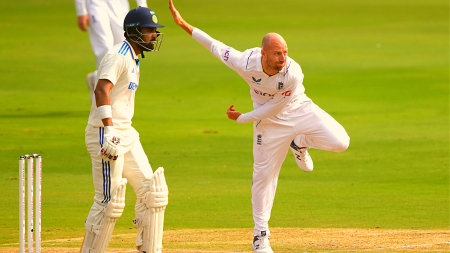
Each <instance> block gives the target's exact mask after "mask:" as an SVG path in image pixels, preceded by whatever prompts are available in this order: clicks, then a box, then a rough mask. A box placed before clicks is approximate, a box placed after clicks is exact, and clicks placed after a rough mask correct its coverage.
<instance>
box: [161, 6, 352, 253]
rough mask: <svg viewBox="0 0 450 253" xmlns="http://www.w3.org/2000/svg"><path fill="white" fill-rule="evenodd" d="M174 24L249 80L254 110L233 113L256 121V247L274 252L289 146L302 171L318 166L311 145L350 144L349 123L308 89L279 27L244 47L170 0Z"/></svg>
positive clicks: (230, 111) (244, 120) (324, 147)
mask: <svg viewBox="0 0 450 253" xmlns="http://www.w3.org/2000/svg"><path fill="white" fill-rule="evenodd" d="M169 9H170V11H171V12H172V16H173V19H174V21H175V24H177V25H178V26H180V27H181V28H182V29H183V30H184V31H186V32H187V33H188V34H189V35H191V36H192V38H193V39H195V40H196V41H197V42H198V43H200V44H201V45H202V46H204V47H205V48H206V49H208V50H209V51H210V52H211V53H212V54H213V55H214V56H215V57H217V58H218V59H219V60H220V61H221V62H222V63H224V64H225V65H227V66H228V67H229V68H231V69H232V70H234V71H235V72H236V73H237V74H239V75H240V76H241V77H242V78H243V79H244V81H245V82H246V83H247V84H248V85H249V86H250V95H251V99H252V101H253V107H254V110H253V111H250V112H247V113H241V112H239V111H237V110H236V109H234V108H233V105H231V106H230V107H229V108H228V110H227V115H228V118H229V119H231V120H235V121H236V122H237V123H239V124H243V123H250V122H252V123H253V158H254V163H253V181H252V208H253V220H254V222H255V227H254V232H253V243H252V248H253V250H254V251H255V252H260V253H271V252H273V251H272V248H271V247H270V243H269V238H270V230H269V225H268V222H269V219H270V214H271V210H272V206H273V200H274V197H275V191H276V188H277V182H278V175H279V173H280V169H281V165H282V163H283V161H284V159H285V158H286V154H287V152H288V150H289V149H290V150H291V151H292V152H293V154H294V157H295V161H296V163H297V165H298V166H299V167H300V169H302V170H303V171H306V172H310V171H312V170H313V162H312V159H311V156H310V155H309V153H308V149H310V148H315V149H321V150H328V151H334V152H342V151H344V150H346V149H347V148H348V146H349V143H350V138H349V136H348V135H347V132H346V131H345V129H344V128H343V127H342V126H341V125H340V124H339V123H338V122H337V121H336V120H335V119H334V118H333V117H331V116H330V115H329V114H328V113H326V112H325V111H324V110H322V109H321V108H320V107H319V106H317V105H316V104H315V103H313V102H312V100H311V99H310V98H308V97H307V96H306V94H305V87H304V86H303V77H304V76H303V73H302V69H301V67H300V65H299V64H298V63H297V62H295V61H294V60H293V59H291V58H290V57H289V56H288V46H287V43H286V41H285V40H284V39H283V37H282V36H281V35H279V34H277V33H268V34H266V35H265V36H264V37H263V39H262V44H261V47H255V48H250V49H247V50H245V51H244V52H240V51H238V50H236V49H234V48H232V47H230V46H227V45H225V44H224V43H222V42H220V41H217V40H215V39H213V38H211V37H210V36H209V35H208V34H206V33H205V32H203V31H202V30H200V29H198V28H196V27H193V26H192V25H190V24H189V23H187V22H186V21H185V20H184V19H183V18H182V17H181V15H180V13H179V12H178V11H177V10H176V9H175V7H174V5H173V1H172V0H169Z"/></svg>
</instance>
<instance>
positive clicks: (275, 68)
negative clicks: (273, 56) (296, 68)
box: [266, 59, 286, 72]
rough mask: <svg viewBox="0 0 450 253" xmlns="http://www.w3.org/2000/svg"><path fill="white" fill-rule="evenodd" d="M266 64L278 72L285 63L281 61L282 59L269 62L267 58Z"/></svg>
mask: <svg viewBox="0 0 450 253" xmlns="http://www.w3.org/2000/svg"><path fill="white" fill-rule="evenodd" d="M279 63H280V64H279ZM266 64H267V66H269V68H271V69H272V70H276V71H278V72H280V71H281V70H282V69H283V68H284V66H285V65H286V63H285V62H282V61H278V62H274V63H273V64H270V63H269V60H268V59H267V60H266Z"/></svg>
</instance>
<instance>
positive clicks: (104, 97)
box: [94, 79, 114, 126]
mask: <svg viewBox="0 0 450 253" xmlns="http://www.w3.org/2000/svg"><path fill="white" fill-rule="evenodd" d="M113 87H114V85H113V84H112V83H111V81H109V80H108V79H99V80H98V83H97V86H96V87H95V90H94V94H95V102H96V105H97V109H98V110H100V115H101V118H102V122H103V125H104V126H112V125H113V121H112V113H111V97H110V95H109V92H110V91H111V89H112V88H113Z"/></svg>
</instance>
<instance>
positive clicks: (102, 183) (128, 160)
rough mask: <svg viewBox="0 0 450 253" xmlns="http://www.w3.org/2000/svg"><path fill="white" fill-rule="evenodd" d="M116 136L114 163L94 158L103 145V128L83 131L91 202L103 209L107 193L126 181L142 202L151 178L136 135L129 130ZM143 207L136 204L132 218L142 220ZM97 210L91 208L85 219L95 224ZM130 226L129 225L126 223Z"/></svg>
mask: <svg viewBox="0 0 450 253" xmlns="http://www.w3.org/2000/svg"><path fill="white" fill-rule="evenodd" d="M116 133H117V134H118V135H119V136H120V139H121V143H120V144H119V147H120V149H119V151H118V154H119V157H118V158H117V160H116V161H114V162H112V161H104V160H103V159H102V158H100V157H98V152H99V150H100V147H101V145H102V144H103V134H104V128H103V127H93V126H91V125H88V126H87V127H86V130H85V134H86V135H85V137H86V147H87V150H88V151H89V154H90V156H91V160H92V178H93V182H94V188H95V196H94V202H96V203H97V204H99V205H100V206H106V205H107V204H108V202H109V201H110V200H111V192H112V191H113V190H114V188H115V187H116V186H117V185H118V184H119V183H120V182H121V181H122V178H126V179H127V180H128V183H129V184H130V185H131V186H132V187H133V190H134V192H135V193H136V197H137V198H144V197H145V193H146V192H148V191H150V179H151V177H152V175H153V171H152V167H151V166H150V163H149V162H148V158H147V155H146V154H145V152H144V149H143V148H142V145H141V142H140V141H139V133H138V132H137V131H136V130H135V129H134V128H133V127H131V128H128V129H117V128H116ZM145 210H146V207H145V204H143V203H137V204H136V206H135V213H136V217H144V212H145ZM102 217H103V216H102V213H101V210H99V209H98V207H97V205H95V204H94V205H93V206H92V208H91V210H90V212H89V216H88V221H89V222H90V223H92V224H99V222H100V221H101V218H102ZM130 222H132V221H130Z"/></svg>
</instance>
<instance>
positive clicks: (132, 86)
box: [128, 82, 139, 90]
mask: <svg viewBox="0 0 450 253" xmlns="http://www.w3.org/2000/svg"><path fill="white" fill-rule="evenodd" d="M138 86H139V85H137V84H136V83H133V82H130V85H128V89H129V90H137V88H138Z"/></svg>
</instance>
